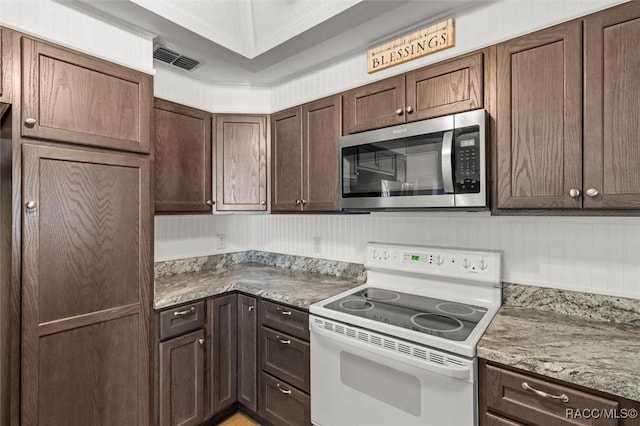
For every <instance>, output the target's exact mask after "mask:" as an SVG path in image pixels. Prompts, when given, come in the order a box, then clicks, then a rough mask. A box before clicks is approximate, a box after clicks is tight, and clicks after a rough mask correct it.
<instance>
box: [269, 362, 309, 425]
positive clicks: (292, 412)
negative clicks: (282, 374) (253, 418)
mask: <svg viewBox="0 0 640 426" xmlns="http://www.w3.org/2000/svg"><path fill="white" fill-rule="evenodd" d="M259 414H260V416H262V417H263V418H264V419H266V420H268V421H269V422H271V423H273V424H277V425H292V426H301V425H308V424H311V401H310V398H309V395H307V394H306V393H304V392H300V391H299V390H297V389H296V388H294V387H291V386H289V385H288V384H287V383H284V382H282V381H280V380H277V379H276V378H274V377H271V376H270V375H268V374H265V373H262V375H261V377H260V413H259Z"/></svg>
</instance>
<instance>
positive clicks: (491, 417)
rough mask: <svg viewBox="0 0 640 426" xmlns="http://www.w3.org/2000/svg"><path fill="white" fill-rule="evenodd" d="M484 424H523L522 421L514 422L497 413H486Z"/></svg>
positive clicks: (494, 425) (496, 425) (488, 425)
mask: <svg viewBox="0 0 640 426" xmlns="http://www.w3.org/2000/svg"><path fill="white" fill-rule="evenodd" d="M482 424H484V426H523V424H522V423H517V422H514V421H513V420H507V419H505V418H502V417H500V416H496V415H495V414H491V413H486V414H485V417H484V423H482Z"/></svg>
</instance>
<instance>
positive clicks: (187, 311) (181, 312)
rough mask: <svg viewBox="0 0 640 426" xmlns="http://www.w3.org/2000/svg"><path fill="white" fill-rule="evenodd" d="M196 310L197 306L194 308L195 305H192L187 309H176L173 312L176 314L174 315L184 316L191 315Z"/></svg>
mask: <svg viewBox="0 0 640 426" xmlns="http://www.w3.org/2000/svg"><path fill="white" fill-rule="evenodd" d="M195 312H196V308H194V307H193V306H192V307H191V308H189V309H186V310H184V311H175V312H174V313H173V316H174V317H183V316H185V315H191V314H193V313H195Z"/></svg>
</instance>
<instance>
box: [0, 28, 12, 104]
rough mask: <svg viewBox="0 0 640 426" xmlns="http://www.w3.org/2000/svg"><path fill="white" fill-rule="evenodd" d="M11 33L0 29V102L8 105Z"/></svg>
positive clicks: (9, 98)
mask: <svg viewBox="0 0 640 426" xmlns="http://www.w3.org/2000/svg"><path fill="white" fill-rule="evenodd" d="M13 34H14V33H13V31H11V30H10V29H8V28H2V27H0V102H5V103H8V104H10V103H11V102H12V99H11V92H12V90H11V84H12V81H11V71H12V68H13V54H12V49H11V46H12V39H13Z"/></svg>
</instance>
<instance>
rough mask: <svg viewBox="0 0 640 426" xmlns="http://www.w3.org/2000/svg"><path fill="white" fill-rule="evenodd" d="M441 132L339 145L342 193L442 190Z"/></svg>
mask: <svg viewBox="0 0 640 426" xmlns="http://www.w3.org/2000/svg"><path fill="white" fill-rule="evenodd" d="M442 141H443V132H440V133H436V134H430V135H421V136H416V137H412V138H401V139H396V140H392V141H384V142H377V143H371V144H364V145H357V146H352V147H348V148H342V174H343V176H342V193H343V197H346V198H350V197H398V196H405V197H406V196H414V195H434V194H443V193H444V189H443V183H442V164H441V157H442V155H441V154H442Z"/></svg>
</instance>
